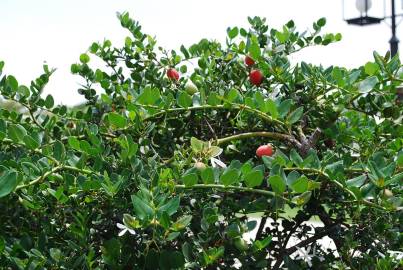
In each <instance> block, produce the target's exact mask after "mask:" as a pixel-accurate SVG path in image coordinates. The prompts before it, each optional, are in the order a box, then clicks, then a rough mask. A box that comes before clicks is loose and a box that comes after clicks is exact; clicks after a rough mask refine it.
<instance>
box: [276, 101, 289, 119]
mask: <svg viewBox="0 0 403 270" xmlns="http://www.w3.org/2000/svg"><path fill="white" fill-rule="evenodd" d="M291 105H292V100H291V99H286V100H283V101H282V102H281V103H280V105H279V106H278V107H277V108H278V113H279V114H280V117H281V118H284V117H285V116H286V115H287V114H288V112H289V111H290V109H291Z"/></svg>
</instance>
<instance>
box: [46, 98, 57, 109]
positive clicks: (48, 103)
mask: <svg viewBox="0 0 403 270" xmlns="http://www.w3.org/2000/svg"><path fill="white" fill-rule="evenodd" d="M54 105H55V101H54V100H53V97H52V96H51V95H47V96H46V99H45V107H46V108H48V109H51V108H52V107H53V106H54Z"/></svg>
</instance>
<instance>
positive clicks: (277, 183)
mask: <svg viewBox="0 0 403 270" xmlns="http://www.w3.org/2000/svg"><path fill="white" fill-rule="evenodd" d="M269 183H270V185H271V187H272V189H273V191H274V192H275V193H278V194H281V193H283V192H284V191H285V190H286V187H287V186H286V183H285V181H284V179H283V178H282V177H281V176H279V175H273V176H270V178H269Z"/></svg>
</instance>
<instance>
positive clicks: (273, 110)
mask: <svg viewBox="0 0 403 270" xmlns="http://www.w3.org/2000/svg"><path fill="white" fill-rule="evenodd" d="M266 108H267V110H268V112H269V113H270V115H271V117H273V119H277V118H278V115H279V113H278V111H277V105H276V103H275V102H274V101H273V100H271V99H269V100H266Z"/></svg>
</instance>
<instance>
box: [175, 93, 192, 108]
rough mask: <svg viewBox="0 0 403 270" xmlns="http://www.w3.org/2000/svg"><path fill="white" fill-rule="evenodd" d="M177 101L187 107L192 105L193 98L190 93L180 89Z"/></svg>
mask: <svg viewBox="0 0 403 270" xmlns="http://www.w3.org/2000/svg"><path fill="white" fill-rule="evenodd" d="M177 102H178V105H179V106H181V107H182V108H187V107H190V106H192V103H193V100H192V97H191V96H190V95H189V94H188V93H186V92H184V91H179V93H178V99H177Z"/></svg>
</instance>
